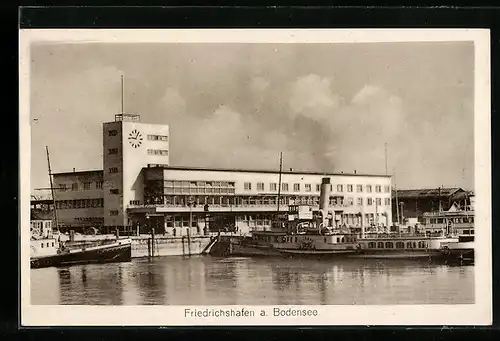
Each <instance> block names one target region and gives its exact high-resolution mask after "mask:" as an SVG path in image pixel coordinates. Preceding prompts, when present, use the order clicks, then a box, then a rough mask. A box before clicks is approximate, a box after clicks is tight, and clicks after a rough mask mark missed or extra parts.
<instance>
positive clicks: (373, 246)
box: [368, 242, 377, 249]
mask: <svg viewBox="0 0 500 341" xmlns="http://www.w3.org/2000/svg"><path fill="white" fill-rule="evenodd" d="M368 247H369V248H371V249H374V248H376V247H377V243H375V242H369V243H368Z"/></svg>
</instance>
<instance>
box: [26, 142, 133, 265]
mask: <svg viewBox="0 0 500 341" xmlns="http://www.w3.org/2000/svg"><path fill="white" fill-rule="evenodd" d="M46 150H47V161H48V165H49V177H50V187H51V188H50V189H51V190H52V199H53V200H54V205H53V214H54V222H55V228H57V226H58V223H57V206H56V205H55V196H54V187H53V185H52V174H51V171H50V159H49V150H48V148H47V147H46ZM131 258H132V240H131V239H129V238H127V239H119V236H118V235H117V236H116V240H101V241H94V242H82V243H79V242H75V241H74V233H73V231H71V233H70V241H69V242H62V241H61V235H60V234H59V232H58V231H57V232H56V233H54V231H53V228H52V222H51V221H48V222H47V223H46V224H43V223H39V222H34V221H31V226H30V267H31V268H46V267H53V266H67V265H74V264H89V263H109V262H129V261H131Z"/></svg>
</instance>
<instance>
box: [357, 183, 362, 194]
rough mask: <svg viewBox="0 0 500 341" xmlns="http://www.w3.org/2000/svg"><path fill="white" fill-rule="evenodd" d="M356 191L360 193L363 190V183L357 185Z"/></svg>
mask: <svg viewBox="0 0 500 341" xmlns="http://www.w3.org/2000/svg"><path fill="white" fill-rule="evenodd" d="M356 192H358V193H361V192H363V185H356Z"/></svg>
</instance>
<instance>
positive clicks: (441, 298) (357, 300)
mask: <svg viewBox="0 0 500 341" xmlns="http://www.w3.org/2000/svg"><path fill="white" fill-rule="evenodd" d="M31 277H32V279H31V283H32V289H31V290H32V300H33V304H90V305H101V304H103V305H151V304H156V305H191V304H192V305H214V304H217V305H234V304H249V305H253V304H255V305H276V304H280V305H288V304H311V305H316V304H349V305H352V304H360V305H363V304H450V303H451V304H453V303H455V304H464V303H473V302H474V267H473V266H455V267H451V266H445V265H439V264H429V263H419V262H408V261H403V260H393V261H378V260H334V261H332V260H307V259H303V260H298V259H297V260H288V259H257V258H256V259H252V258H226V259H224V258H211V257H201V256H196V257H186V258H184V257H166V258H160V257H159V258H154V259H152V260H149V259H138V260H134V261H132V262H129V263H116V264H97V265H83V266H73V267H67V268H57V269H56V268H47V269H33V270H31Z"/></svg>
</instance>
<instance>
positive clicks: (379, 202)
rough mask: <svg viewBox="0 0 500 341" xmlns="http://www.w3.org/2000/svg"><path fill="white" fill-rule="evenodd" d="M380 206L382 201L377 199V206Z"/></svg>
mask: <svg viewBox="0 0 500 341" xmlns="http://www.w3.org/2000/svg"><path fill="white" fill-rule="evenodd" d="M380 205H382V199H381V198H377V206H380Z"/></svg>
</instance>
